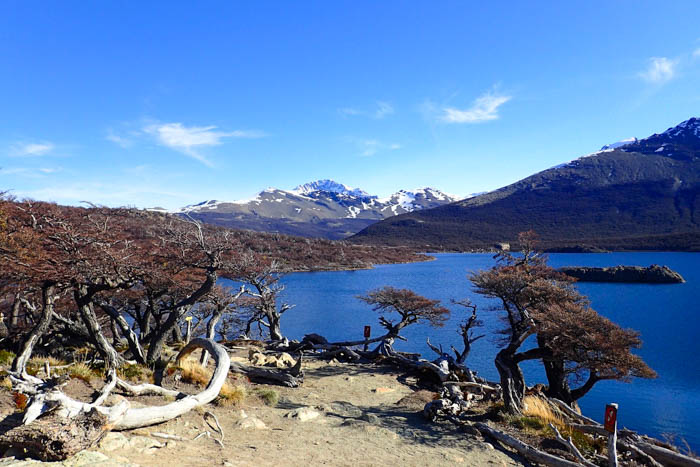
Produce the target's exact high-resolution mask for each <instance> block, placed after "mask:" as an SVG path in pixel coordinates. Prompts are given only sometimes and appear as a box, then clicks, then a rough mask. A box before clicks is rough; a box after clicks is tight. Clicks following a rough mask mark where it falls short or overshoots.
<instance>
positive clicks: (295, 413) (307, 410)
mask: <svg viewBox="0 0 700 467" xmlns="http://www.w3.org/2000/svg"><path fill="white" fill-rule="evenodd" d="M319 415H321V414H320V413H318V412H317V411H316V410H314V409H312V408H311V407H299V408H298V409H295V410H292V411H291V412H289V413H288V414H287V415H285V416H286V417H288V418H296V419H297V420H299V421H300V422H307V421H309V420H313V419H314V418H316V417H318V416H319Z"/></svg>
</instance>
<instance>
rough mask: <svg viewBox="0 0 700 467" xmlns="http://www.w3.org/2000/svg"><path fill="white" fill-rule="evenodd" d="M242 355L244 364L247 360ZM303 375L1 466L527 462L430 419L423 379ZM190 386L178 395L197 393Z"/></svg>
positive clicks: (357, 372) (390, 373) (361, 370)
mask: <svg viewBox="0 0 700 467" xmlns="http://www.w3.org/2000/svg"><path fill="white" fill-rule="evenodd" d="M234 358H235V357H234ZM238 358H240V359H241V360H244V358H243V355H241V356H240V357H238ZM304 372H305V375H306V378H305V382H304V384H303V386H302V387H299V388H295V389H291V388H282V387H279V386H265V385H251V386H249V388H248V389H249V393H253V392H254V391H255V390H256V389H257V390H259V389H261V388H263V389H271V390H274V391H276V392H277V394H278V396H279V401H278V402H277V404H276V405H274V406H268V405H265V403H263V401H262V399H260V398H257V397H254V396H249V397H247V398H246V399H245V401H244V402H243V403H241V404H239V405H237V406H232V407H221V406H215V405H212V404H210V405H208V406H206V407H204V408H201V409H200V410H195V411H191V412H189V413H188V414H186V415H185V416H183V417H181V418H179V419H176V420H173V421H170V422H168V423H164V424H161V425H157V426H153V427H149V428H145V429H140V430H135V431H131V432H123V433H117V432H112V433H109V434H107V435H106V436H105V437H104V439H103V440H102V441H101V442H100V444H99V445H98V446H96V447H95V448H93V449H91V450H89V451H83V452H81V453H79V454H78V455H76V456H74V457H73V458H71V459H69V460H67V461H65V462H62V463H41V462H39V461H33V460H17V459H11V458H5V459H0V467H4V466H9V465H12V466H30V465H32V466H33V465H46V466H48V465H57V466H58V465H61V466H87V465H90V466H92V465H99V466H133V465H141V466H165V465H169V466H175V465H178V466H180V465H211V466H216V465H224V466H234V465H235V466H239V465H255V466H261V465H338V466H343V465H347V466H351V465H352V466H362V465H392V464H393V465H402V466H403V465H421V466H423V465H431V466H438V465H469V466H481V465H484V466H489V465H493V466H511V465H523V464H522V461H521V460H520V459H519V458H518V457H516V456H514V455H512V454H510V453H507V452H504V451H500V450H497V449H494V448H493V446H492V445H490V444H488V443H485V442H483V441H480V440H476V439H474V438H473V437H470V436H469V435H466V434H464V433H460V432H458V431H457V430H456V429H455V427H454V425H451V424H450V423H448V422H444V423H435V424H434V423H429V422H427V421H426V420H425V419H424V418H423V416H422V414H421V410H422V408H423V406H424V404H425V402H426V400H430V399H431V397H432V395H431V394H430V393H428V392H427V391H421V390H419V389H418V388H417V387H416V386H415V383H416V381H415V379H412V378H411V377H406V376H405V375H403V374H401V373H398V372H396V371H395V370H393V369H391V368H388V367H382V366H375V365H350V364H340V363H336V362H331V363H328V362H324V361H316V360H310V361H307V362H305V364H304ZM71 384H72V385H73V386H74V388H73V391H72V392H74V393H80V392H83V393H87V392H89V391H90V390H91V388H83V389H81V388H80V385H81V384H83V385H84V384H85V383H82V381H79V380H78V381H74V382H72V383H71ZM183 386H185V385H184V383H182V385H181V387H179V388H178V389H180V390H183V391H191V392H196V391H197V389H196V388H194V387H189V388H188V387H183ZM10 397H11V396H10V395H9V393H5V395H4V396H3V399H4V400H5V403H3V404H1V405H0V407H2V410H3V411H4V414H3V418H5V416H7V415H9V412H11V411H14V407H13V406H12V404H9V403H7V402H8V399H9V398H10ZM138 402H140V403H146V404H153V403H159V404H163V403H165V402H166V401H162V400H161V401H158V400H157V398H140V400H138ZM207 411H210V412H211V413H213V414H214V415H215V416H216V418H217V419H218V421H219V423H220V425H221V427H222V428H223V433H224V437H223V440H222V442H221V443H219V442H218V441H217V440H220V438H221V437H220V435H219V434H217V433H216V431H215V430H214V429H212V428H211V427H210V426H209V425H207V422H206V421H205V413H206V412H207ZM208 418H209V419H210V420H211V417H208ZM207 432H208V433H209V434H207Z"/></svg>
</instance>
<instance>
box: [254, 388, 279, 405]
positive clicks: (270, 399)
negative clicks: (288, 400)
mask: <svg viewBox="0 0 700 467" xmlns="http://www.w3.org/2000/svg"><path fill="white" fill-rule="evenodd" d="M253 393H254V394H255V395H256V396H257V397H258V398H259V399H260V400H261V401H263V403H264V404H265V405H267V406H270V407H274V406H276V405H277V402H279V400H280V395H279V393H278V392H277V391H275V390H274V389H256V390H255V391H254V392H253Z"/></svg>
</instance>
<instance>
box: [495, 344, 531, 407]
mask: <svg viewBox="0 0 700 467" xmlns="http://www.w3.org/2000/svg"><path fill="white" fill-rule="evenodd" d="M513 357H514V355H513V353H512V352H511V351H510V350H509V349H508V348H505V349H502V350H501V351H500V352H498V354H497V355H496V369H497V370H498V375H499V376H500V379H501V389H502V390H503V403H504V404H505V407H506V411H507V412H508V413H510V414H520V413H522V410H523V397H524V396H525V377H524V376H523V372H522V370H521V369H520V366H518V364H517V362H516V361H515V360H514V358H513Z"/></svg>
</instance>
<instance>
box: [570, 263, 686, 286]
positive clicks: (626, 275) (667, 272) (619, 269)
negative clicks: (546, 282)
mask: <svg viewBox="0 0 700 467" xmlns="http://www.w3.org/2000/svg"><path fill="white" fill-rule="evenodd" d="M559 271H560V272H563V273H564V274H566V275H567V276H571V277H575V278H576V279H578V280H579V281H581V282H631V283H644V284H679V283H683V282H685V280H684V279H683V276H681V275H680V274H678V273H677V272H676V271H674V270H672V269H671V268H669V267H668V266H659V265H658V264H652V265H651V266H649V267H646V268H645V267H642V266H614V267H608V268H592V267H585V266H569V267H563V268H559Z"/></svg>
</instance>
